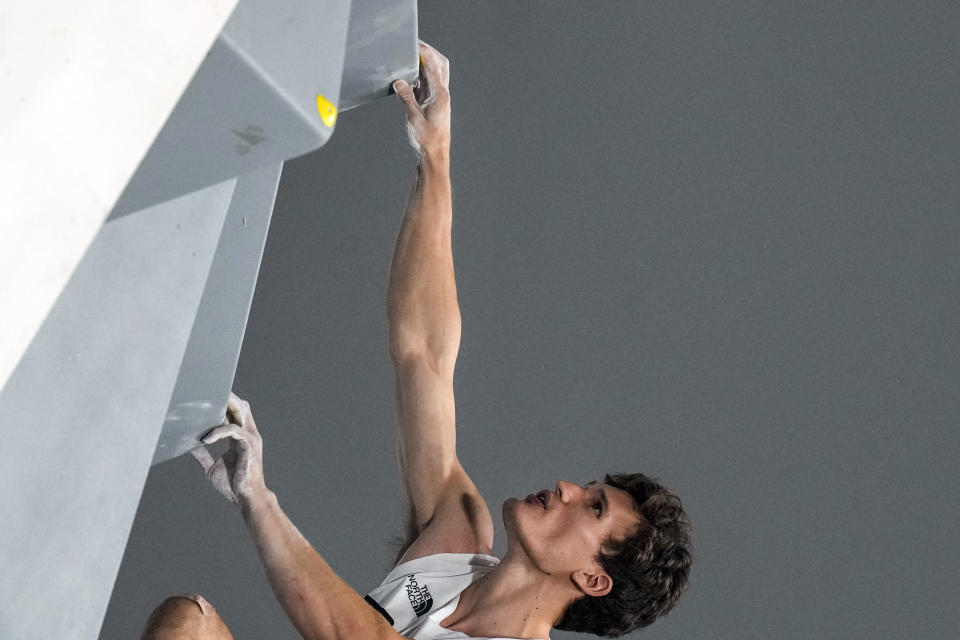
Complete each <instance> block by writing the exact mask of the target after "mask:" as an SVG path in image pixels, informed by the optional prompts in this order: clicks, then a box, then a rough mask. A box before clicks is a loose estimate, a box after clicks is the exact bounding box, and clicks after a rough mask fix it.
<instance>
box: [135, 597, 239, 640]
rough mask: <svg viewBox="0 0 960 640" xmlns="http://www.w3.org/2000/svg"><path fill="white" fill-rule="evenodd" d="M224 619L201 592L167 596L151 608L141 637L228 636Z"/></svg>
mask: <svg viewBox="0 0 960 640" xmlns="http://www.w3.org/2000/svg"><path fill="white" fill-rule="evenodd" d="M232 639H233V636H232V635H231V634H230V630H229V629H228V628H227V625H226V623H225V622H224V621H223V619H222V618H221V617H220V615H219V614H218V613H217V611H216V609H214V607H213V605H212V604H210V603H209V602H207V601H206V600H205V599H204V598H203V596H199V595H196V594H184V595H179V596H171V597H169V598H167V599H166V600H164V601H163V602H161V603H160V605H159V606H158V607H157V608H156V609H154V610H153V613H151V614H150V618H149V619H148V620H147V625H146V629H144V632H143V640H232Z"/></svg>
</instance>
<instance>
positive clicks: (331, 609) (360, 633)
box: [192, 394, 403, 640]
mask: <svg viewBox="0 0 960 640" xmlns="http://www.w3.org/2000/svg"><path fill="white" fill-rule="evenodd" d="M227 417H228V420H225V421H224V424H223V425H222V426H220V427H217V428H216V429H214V430H213V431H211V432H210V434H209V435H207V436H206V437H205V438H204V439H203V442H204V443H205V444H212V443H214V442H216V441H217V440H220V439H222V438H230V448H229V449H228V450H227V452H226V453H224V454H223V456H221V457H220V458H219V459H218V460H216V461H214V459H213V457H212V456H211V455H210V453H209V452H208V451H207V449H206V448H204V447H200V448H199V449H195V450H194V451H193V452H192V453H193V455H194V457H195V458H197V460H199V461H200V464H201V465H203V468H204V471H205V472H206V475H207V477H208V478H209V479H210V481H211V482H212V483H213V486H214V487H215V488H216V489H217V491H219V492H220V493H221V494H222V495H223V496H224V497H225V498H227V499H228V500H230V501H231V502H233V503H235V504H237V505H238V506H239V507H240V511H241V513H242V514H243V520H244V522H245V523H246V525H247V529H248V530H249V531H250V536H251V538H252V539H253V543H254V545H255V546H256V548H257V554H258V555H259V556H260V560H261V562H262V563H263V567H264V571H265V573H266V575H267V580H268V582H269V583H270V586H271V588H272V589H273V592H274V594H276V596H277V599H278V600H279V601H280V605H281V606H282V607H283V610H284V611H285V612H286V614H287V616H288V617H289V618H290V621H291V622H292V623H293V626H294V627H296V629H297V631H299V632H300V635H302V636H303V637H304V638H307V639H308V640H401V639H402V638H403V636H401V635H400V634H399V633H397V632H396V631H395V630H394V629H393V627H392V626H390V624H389V623H388V622H387V621H386V619H385V618H384V617H383V616H382V615H381V614H380V613H378V612H377V611H375V610H374V609H373V608H372V607H371V606H370V605H368V604H367V603H366V602H365V601H364V600H363V598H361V597H360V595H359V594H358V593H357V592H356V591H354V590H353V589H352V588H351V587H350V585H348V584H347V583H346V582H345V581H344V580H343V579H342V578H341V577H340V576H338V575H337V574H336V573H335V572H334V571H333V569H331V568H330V565H328V564H327V563H326V561H325V560H324V559H323V558H322V557H321V556H320V554H319V553H317V552H316V550H315V549H314V548H313V547H312V546H311V545H310V543H309V542H307V540H306V538H304V537H303V535H302V534H301V533H300V531H299V530H297V528H296V527H295V526H294V524H293V522H291V521H290V519H289V518H288V517H287V515H286V514H285V513H284V512H283V509H281V508H280V503H279V502H278V501H277V497H276V495H275V494H274V493H273V492H272V491H270V490H269V489H267V486H266V484H265V483H264V480H263V457H262V451H263V441H262V439H261V437H260V433H259V432H258V431H257V426H256V423H255V422H254V420H253V414H252V413H251V412H250V405H249V404H248V403H246V402H244V401H243V400H241V399H240V398H238V397H236V396H235V395H233V394H231V397H230V401H229V402H228V404H227Z"/></svg>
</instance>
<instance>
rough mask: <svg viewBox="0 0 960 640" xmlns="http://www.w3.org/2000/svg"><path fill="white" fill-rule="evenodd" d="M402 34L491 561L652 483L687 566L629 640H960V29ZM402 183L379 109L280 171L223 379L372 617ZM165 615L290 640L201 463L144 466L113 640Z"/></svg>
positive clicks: (402, 142)
mask: <svg viewBox="0 0 960 640" xmlns="http://www.w3.org/2000/svg"><path fill="white" fill-rule="evenodd" d="M420 33H421V37H422V38H423V39H424V40H426V41H427V42H430V43H432V44H434V45H435V46H436V47H437V48H438V49H439V50H440V51H441V52H443V53H444V54H446V55H447V56H448V57H449V58H450V60H451V77H452V86H451V92H452V96H453V156H452V157H453V162H452V173H453V185H454V230H453V247H454V258H455V263H456V270H457V284H458V290H459V298H460V304H461V310H462V316H463V339H462V344H461V349H460V358H459V361H458V367H457V377H456V394H457V395H456V399H457V423H458V432H457V433H458V438H459V442H458V445H459V447H458V450H459V454H460V457H461V459H462V460H463V462H464V465H465V466H466V468H467V470H468V471H469V472H470V473H471V475H472V476H473V479H474V481H475V482H476V484H477V485H478V487H479V488H480V490H481V491H482V492H483V494H484V495H485V497H486V498H487V501H488V503H489V505H490V507H491V511H492V512H493V514H494V519H495V521H496V526H497V539H496V544H495V550H496V552H497V554H498V555H501V554H502V553H503V550H504V547H503V544H504V540H505V538H504V535H503V529H502V526H501V522H500V517H499V514H500V504H501V503H502V501H503V500H504V499H506V498H507V497H509V496H517V497H522V496H524V495H526V494H527V493H529V492H531V491H536V490H539V489H542V488H546V487H551V486H553V484H554V483H555V482H556V481H557V480H558V479H568V480H571V481H574V482H585V481H588V480H590V479H593V478H597V477H598V476H600V475H601V474H602V473H603V472H605V471H635V470H639V471H643V472H645V473H648V474H651V475H654V476H657V477H659V478H661V479H662V481H663V482H664V483H666V484H667V485H668V486H670V487H672V488H673V489H675V490H676V491H677V492H678V493H679V494H680V495H681V496H682V498H683V500H684V504H685V506H686V508H687V510H688V512H689V514H690V516H691V519H692V521H693V524H694V535H695V560H694V566H693V573H692V588H691V591H690V592H689V593H688V594H687V595H686V596H685V597H684V598H683V599H682V600H681V601H680V604H679V606H678V607H677V609H676V610H675V611H674V612H672V613H671V614H670V615H669V616H667V617H666V618H665V619H664V620H662V621H659V622H657V623H656V624H654V625H653V626H652V627H650V628H648V629H647V630H645V631H641V632H638V633H636V634H634V635H635V636H637V637H639V636H646V637H656V638H664V639H666V638H676V639H680V638H684V639H687V638H738V639H741V638H770V637H775V638H844V639H860V638H862V639H870V640H875V639H877V638H903V637H912V638H945V637H950V636H953V635H954V634H955V633H956V632H957V630H958V628H960V615H958V613H957V610H956V596H957V592H958V586H960V562H958V560H957V554H956V553H955V552H954V550H953V548H952V544H951V543H953V542H955V541H957V540H960V513H958V512H960V509H958V495H960V491H958V486H960V483H958V480H960V473H958V468H960V465H958V454H960V435H958V430H957V428H956V417H957V415H958V404H960V388H958V381H957V362H958V358H957V356H958V353H957V352H958V348H960V340H958V336H957V328H956V327H957V322H956V316H957V306H958V305H957V301H958V297H957V293H958V282H960V258H958V256H957V249H958V246H960V243H958V241H960V218H958V215H957V214H958V207H960V186H958V162H957V161H958V155H960V151H958V150H960V122H958V113H960V77H958V72H957V69H958V67H957V60H958V56H960V44H958V41H957V38H956V34H957V33H960V6H958V5H956V4H955V3H949V2H922V3H906V2H904V3H891V2H886V3H866V2H832V3H824V2H804V3H793V2H777V3H771V2H737V3H729V2H711V3H696V4H693V3H686V2H670V3H666V2H661V3H653V2H642V3H640V2H636V3H633V2H631V3H622V4H621V3H618V4H614V3H603V4H599V3H590V4H586V3H584V4H571V3H563V4H555V3H550V4H546V3H507V2H503V3H498V4H488V3H479V2H477V3H444V2H428V1H421V2H420ZM413 175H414V156H413V152H412V151H411V150H410V149H409V147H408V146H407V141H406V133H405V132H404V129H403V125H402V115H401V109H400V106H399V104H396V103H395V102H394V101H393V100H388V101H381V102H378V103H376V104H372V105H367V106H365V107H362V108H360V109H358V110H356V111H353V112H350V113H347V114H344V115H343V116H342V118H341V119H340V121H339V123H338V128H337V131H336V133H335V134H334V136H333V138H332V139H331V141H330V142H329V143H328V144H327V145H326V146H325V147H324V148H322V149H320V150H319V151H317V152H315V153H311V154H309V155H307V156H304V157H301V158H298V159H296V160H295V161H292V162H289V163H287V165H286V166H285V167H284V170H283V175H282V178H281V184H280V192H279V194H278V198H277V203H276V209H275V214H274V217H273V223H272V227H271V229H270V235H269V237H268V239H267V246H266V252H265V255H264V258H263V265H262V269H261V273H260V279H259V284H258V287H257V292H256V295H255V297H254V301H253V308H252V311H251V314H250V321H249V325H248V327H247V333H246V339H245V341H244V345H243V350H242V352H241V356H240V364H239V370H238V372H237V377H236V382H235V385H234V388H235V390H236V391H237V393H238V394H240V395H241V396H242V397H244V398H246V399H247V400H249V401H250V403H251V405H252V407H253V410H254V414H255V416H256V417H257V422H258V424H259V425H260V429H261V432H262V433H263V436H264V441H265V453H264V455H265V469H266V478H267V482H268V484H269V486H270V487H271V488H272V489H273V490H274V491H275V492H276V493H277V494H278V496H279V499H280V502H281V505H282V506H283V507H284V508H285V509H286V511H287V513H288V514H289V516H290V517H291V518H292V520H293V521H294V522H295V523H296V524H297V525H298V526H299V528H300V529H301V531H302V532H303V533H304V534H305V535H306V536H307V538H308V539H310V540H311V541H312V542H313V543H314V545H315V547H316V548H317V549H318V550H319V551H320V552H321V553H322V554H323V555H324V557H325V558H326V559H327V560H328V561H329V562H330V564H331V565H332V566H333V567H334V569H336V570H337V571H338V572H339V573H340V575H342V576H343V577H344V578H345V579H346V580H347V581H348V582H349V583H350V584H352V585H353V586H354V587H355V588H356V589H357V590H358V591H360V593H361V594H363V593H366V592H367V591H368V590H369V589H371V588H373V587H374V586H375V585H376V584H378V583H379V582H380V580H381V579H382V578H383V577H384V575H385V574H386V572H387V571H388V569H389V566H390V561H391V559H392V557H393V554H394V549H393V548H391V547H390V542H391V539H392V538H393V537H394V536H396V535H398V534H399V533H400V530H401V526H402V522H403V513H404V512H403V506H402V503H401V493H400V489H399V476H398V471H397V468H396V464H395V459H394V413H393V390H392V369H391V365H390V361H389V357H388V355H387V345H386V324H385V311H384V306H385V304H384V303H385V295H386V277H387V270H388V267H389V262H390V257H391V253H392V249H393V242H394V239H395V237H396V233H397V230H398V228H399V223H400V219H401V216H402V212H403V206H404V202H405V198H406V194H407V190H408V186H409V184H410V181H411V180H412V178H413ZM226 312H229V310H226ZM182 591H197V592H200V593H203V594H204V595H205V596H207V597H208V598H209V599H210V600H211V601H212V602H213V603H214V604H215V605H216V606H217V607H218V609H219V610H220V612H221V613H222V614H223V616H224V618H225V619H226V621H227V622H228V624H229V625H230V626H231V628H232V629H233V631H234V633H235V635H236V637H237V638H238V639H245V638H281V639H282V638H295V637H296V634H295V632H294V630H293V628H292V626H291V625H290V624H289V623H288V622H287V621H286V619H285V617H284V615H283V613H282V611H281V609H280V607H279V605H278V604H277V603H276V602H275V600H274V598H273V595H272V593H271V592H270V589H269V587H268V585H267V582H266V580H265V579H264V577H263V575H262V572H261V569H260V566H259V565H258V562H257V560H256V556H255V552H254V548H253V545H252V543H251V542H250V540H249V538H248V536H247V533H246V531H245V529H244V527H243V524H242V521H241V519H240V516H239V514H238V513H237V512H236V511H235V508H234V507H233V506H232V505H230V504H228V503H227V502H226V501H224V500H223V499H222V498H220V497H219V496H218V495H216V494H215V492H214V491H213V489H212V488H211V487H210V486H208V485H207V484H206V480H205V479H204V478H203V475H202V473H201V470H200V468H199V465H197V463H196V462H195V461H194V460H193V459H192V458H190V457H189V456H188V457H183V458H179V459H177V460H173V461H171V462H168V463H164V464H162V465H159V466H157V467H154V468H153V470H152V471H151V473H150V476H149V479H148V482H147V486H146V490H145V491H144V494H143V500H142V502H141V506H140V510H139V512H138V514H137V519H136V522H135V524H134V527H133V531H132V534H131V536H130V542H129V545H128V547H127V551H126V555H125V556H124V561H123V566H122V567H121V570H120V574H119V577H118V580H117V583H116V587H115V589H114V593H113V597H112V600H111V603H110V608H109V612H108V615H107V619H106V621H105V624H104V627H103V634H102V637H103V638H107V639H112V638H130V637H133V636H135V635H136V633H137V632H138V631H139V629H140V628H141V627H142V624H143V621H144V620H145V619H146V616H147V614H148V613H149V612H150V610H151V609H152V607H153V606H154V605H156V604H157V603H158V602H159V601H160V600H162V599H163V598H164V597H165V596H167V595H170V594H173V593H177V592H182ZM552 637H553V638H554V639H555V640H562V639H564V638H573V637H579V636H576V635H575V634H566V633H562V632H556V631H555V632H554V633H553V634H552Z"/></svg>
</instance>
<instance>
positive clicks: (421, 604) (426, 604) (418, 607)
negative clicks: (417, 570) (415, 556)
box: [404, 573, 433, 618]
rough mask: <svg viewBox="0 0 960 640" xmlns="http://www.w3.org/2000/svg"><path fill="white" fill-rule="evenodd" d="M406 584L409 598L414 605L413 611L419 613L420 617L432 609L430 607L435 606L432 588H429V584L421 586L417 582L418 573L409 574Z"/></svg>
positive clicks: (411, 604)
mask: <svg viewBox="0 0 960 640" xmlns="http://www.w3.org/2000/svg"><path fill="white" fill-rule="evenodd" d="M404 586H405V587H406V589H407V598H408V599H409V600H410V606H411V607H413V612H414V613H415V614H417V617H418V618H419V617H420V616H422V615H423V614H425V613H426V612H428V611H430V607H432V606H433V597H432V596H431V595H430V590H429V589H427V585H423V586H422V587H421V586H420V584H419V583H418V582H417V576H416V574H414V573H411V574H410V575H408V576H407V584H406V585H404Z"/></svg>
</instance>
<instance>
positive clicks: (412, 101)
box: [393, 80, 423, 121]
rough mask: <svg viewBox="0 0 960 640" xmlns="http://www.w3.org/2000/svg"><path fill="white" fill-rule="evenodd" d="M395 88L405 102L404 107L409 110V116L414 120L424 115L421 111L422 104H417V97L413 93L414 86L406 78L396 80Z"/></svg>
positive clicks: (398, 95) (401, 100)
mask: <svg viewBox="0 0 960 640" xmlns="http://www.w3.org/2000/svg"><path fill="white" fill-rule="evenodd" d="M393 90H394V92H395V93H396V94H397V97H398V98H400V102H402V103H403V108H404V110H406V112H407V117H408V118H409V119H410V120H411V121H413V119H414V118H418V117H423V114H422V113H420V105H418V104H417V98H416V96H415V95H413V88H412V87H411V86H410V85H409V84H407V83H406V81H405V80H395V81H394V83H393Z"/></svg>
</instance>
